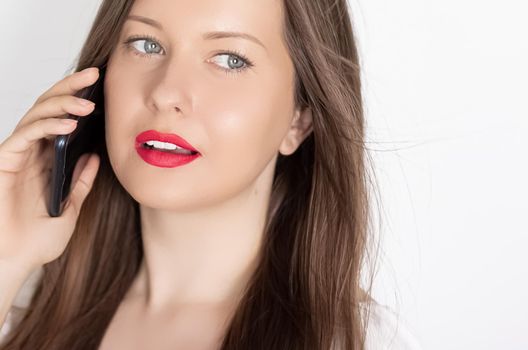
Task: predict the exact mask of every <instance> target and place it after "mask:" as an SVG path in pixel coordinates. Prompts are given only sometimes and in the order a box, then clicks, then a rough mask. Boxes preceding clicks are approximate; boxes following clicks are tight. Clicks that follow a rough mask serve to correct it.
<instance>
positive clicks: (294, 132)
mask: <svg viewBox="0 0 528 350" xmlns="http://www.w3.org/2000/svg"><path fill="white" fill-rule="evenodd" d="M312 130H313V120H312V110H311V109H310V108H309V107H306V108H304V109H303V110H302V111H301V110H300V109H296V110H295V114H294V116H293V120H292V122H291V125H290V129H289V130H288V133H287V134H286V136H284V139H283V140H282V142H281V144H280V147H279V152H280V153H281V154H282V155H285V156H288V155H290V154H292V153H293V152H295V151H296V150H297V148H298V147H299V146H300V145H301V143H302V142H303V141H304V139H305V138H306V137H307V136H308V135H310V133H311V132H312Z"/></svg>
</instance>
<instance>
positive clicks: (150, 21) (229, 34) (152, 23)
mask: <svg viewBox="0 0 528 350" xmlns="http://www.w3.org/2000/svg"><path fill="white" fill-rule="evenodd" d="M126 20H132V21H137V22H142V23H145V24H148V25H150V26H152V27H154V28H157V29H159V30H163V26H162V25H161V23H159V22H157V21H155V20H153V19H152V18H148V17H143V16H137V15H129V16H128V17H127V18H126ZM202 37H203V39H204V40H211V39H223V38H241V39H246V40H250V41H252V42H254V43H256V44H258V45H260V46H262V47H263V48H264V50H267V49H266V46H264V44H263V43H262V42H261V41H260V40H259V39H257V38H256V37H254V36H253V35H251V34H247V33H243V32H233V31H228V32H219V31H217V32H207V33H204V34H203V35H202Z"/></svg>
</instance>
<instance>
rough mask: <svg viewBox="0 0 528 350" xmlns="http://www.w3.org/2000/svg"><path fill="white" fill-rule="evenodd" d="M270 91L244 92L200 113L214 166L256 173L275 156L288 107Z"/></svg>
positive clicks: (284, 128) (217, 101) (286, 119)
mask: <svg viewBox="0 0 528 350" xmlns="http://www.w3.org/2000/svg"><path fill="white" fill-rule="evenodd" d="M261 87H262V85H261ZM273 91H274V90H273V89H267V90H265V89H262V88H261V89H256V90H251V91H249V90H246V91H245V93H244V94H239V95H238V96H237V98H236V99H234V98H233V96H231V97H230V98H225V99H223V100H221V101H220V100H215V103H210V104H207V109H206V110H203V111H202V112H201V113H200V115H202V116H205V117H204V120H203V126H204V127H205V128H206V130H205V133H206V134H207V135H208V143H207V145H208V148H209V151H210V153H211V155H212V161H213V162H215V163H216V164H215V165H216V166H218V167H220V166H222V164H223V166H225V167H229V168H234V169H240V170H242V169H246V170H247V171H248V172H253V173H256V172H258V171H259V170H262V169H263V168H264V167H265V165H266V163H267V162H269V161H270V160H271V159H272V158H273V156H274V155H275V154H276V153H277V151H278V148H279V146H280V142H281V141H282V138H283V137H284V135H285V133H286V132H287V129H288V124H289V116H290V115H291V112H290V107H291V106H290V105H289V104H288V102H287V99H284V98H283V97H282V96H283V95H282V94H276V93H274V92H273ZM275 91H276V90H275ZM270 92H271V93H270Z"/></svg>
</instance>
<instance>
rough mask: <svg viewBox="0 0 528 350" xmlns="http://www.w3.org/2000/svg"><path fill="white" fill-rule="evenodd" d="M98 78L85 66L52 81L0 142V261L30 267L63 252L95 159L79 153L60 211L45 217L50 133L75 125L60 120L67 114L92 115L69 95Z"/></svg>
mask: <svg viewBox="0 0 528 350" xmlns="http://www.w3.org/2000/svg"><path fill="white" fill-rule="evenodd" d="M98 76H99V71H98V70H97V68H89V69H87V70H84V71H81V72H76V73H73V74H71V75H69V76H67V77H65V78H64V79H62V80H60V81H58V82H57V83H56V84H54V85H53V86H52V87H51V88H50V89H49V90H47V91H46V92H45V93H44V94H42V95H41V96H40V97H39V98H38V99H37V100H36V102H35V104H33V106H32V107H31V108H30V109H29V111H28V112H27V113H26V114H25V115H24V116H23V117H22V119H21V120H20V121H19V123H18V124H17V126H16V127H15V129H14V131H13V132H12V133H11V135H10V136H9V137H8V138H7V139H5V140H4V141H3V142H2V143H1V144H0V261H2V262H4V263H6V262H9V263H13V264H16V265H17V266H24V267H28V268H33V267H37V266H40V265H43V264H46V263H48V262H50V261H52V260H55V259H56V258H58V257H59V256H60V255H61V254H62V253H63V252H64V249H65V248H66V246H67V244H68V242H69V240H70V238H71V235H72V233H73V231H74V228H75V225H76V222H77V218H78V216H79V211H80V208H81V205H82V203H83V202H84V199H85V198H86V196H87V195H88V193H89V192H90V190H91V187H92V184H93V181H94V179H95V176H96V174H97V170H98V169H99V157H98V156H97V155H96V154H91V155H88V154H84V155H83V156H82V157H81V158H80V159H79V161H78V162H77V164H76V165H75V169H74V172H73V178H72V182H71V186H70V189H71V191H70V194H69V196H68V199H67V201H66V203H65V205H64V210H63V213H62V215H61V216H59V217H50V216H49V214H48V211H47V206H46V205H47V203H46V199H47V191H49V184H50V175H51V166H52V164H53V147H54V145H53V143H54V138H55V137H56V135H64V134H69V133H71V132H73V131H74V129H75V127H76V123H75V122H74V123H73V124H72V123H65V122H66V121H69V120H70V119H65V118H64V117H65V116H66V114H67V113H69V114H73V115H77V116H81V117H83V116H86V115H88V114H90V113H91V112H92V111H93V109H94V104H93V103H91V102H90V103H89V104H88V105H83V104H81V103H80V102H81V101H83V99H81V98H78V97H75V96H73V95H74V94H75V93H76V92H77V91H79V90H80V89H82V88H84V87H87V86H90V85H92V84H94V83H95V81H96V80H97V78H98ZM84 101H86V100H84ZM88 102H89V101H88Z"/></svg>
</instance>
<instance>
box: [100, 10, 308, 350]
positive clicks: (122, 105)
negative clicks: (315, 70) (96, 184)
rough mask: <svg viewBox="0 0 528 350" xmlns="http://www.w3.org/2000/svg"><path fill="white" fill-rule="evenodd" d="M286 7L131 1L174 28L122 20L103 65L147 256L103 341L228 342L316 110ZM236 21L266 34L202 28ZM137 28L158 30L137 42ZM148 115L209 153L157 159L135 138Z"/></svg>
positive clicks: (110, 139) (116, 148)
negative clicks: (287, 171) (281, 177)
mask: <svg viewBox="0 0 528 350" xmlns="http://www.w3.org/2000/svg"><path fill="white" fill-rule="evenodd" d="M281 11H282V8H281V2H280V1H270V0H251V1H247V0H192V1H191V0H180V1H173V0H138V1H136V2H135V3H134V5H133V8H132V10H131V12H130V15H139V16H144V17H148V18H150V19H154V20H155V21H157V22H159V23H160V24H161V25H162V26H163V29H158V28H155V27H154V26H150V25H148V24H145V23H141V22H139V21H133V20H127V21H126V22H125V25H124V27H123V30H122V32H121V35H120V40H119V43H118V45H117V46H116V47H115V49H114V51H113V52H112V55H111V57H110V59H109V62H108V67H107V73H106V78H105V108H106V142H107V147H108V153H109V157H110V162H111V165H112V168H113V169H114V172H115V173H116V176H117V178H118V179H119V181H120V182H121V184H122V185H123V187H124V188H125V189H126V190H127V191H128V192H129V193H130V195H131V196H132V197H133V198H134V199H135V200H137V201H138V203H139V204H140V212H141V226H142V239H143V244H144V260H143V262H142V265H141V269H140V272H139V274H138V275H137V277H136V279H135V280H134V282H133V284H132V287H131V288H130V290H129V291H128V293H127V295H126V297H125V299H124V300H123V302H122V304H121V305H120V307H119V309H118V312H117V313H116V315H115V317H114V319H113V320H112V323H111V325H110V327H109V329H108V331H107V334H106V335H105V338H104V339H103V344H102V347H101V349H111V348H147V347H148V348H156V349H163V348H169V347H170V348H175V346H176V348H178V346H179V347H181V348H182V349H183V348H184V349H213V348H216V346H218V343H217V342H218V340H219V339H220V337H221V335H222V333H223V331H224V327H225V324H226V322H227V321H228V319H229V317H230V316H231V315H232V312H233V310H234V307H235V306H236V304H237V302H238V300H239V297H240V295H241V292H242V290H243V288H244V287H245V285H246V283H247V280H248V278H249V277H250V275H251V273H252V272H253V270H254V269H255V267H256V262H257V251H258V249H259V247H260V245H261V241H262V235H263V228H264V219H265V215H266V210H267V207H268V204H269V195H270V190H271V184H272V179H273V174H274V168H275V163H276V160H277V156H278V154H279V153H281V154H283V155H290V154H292V153H293V152H295V150H296V149H297V148H298V147H299V145H300V144H301V143H302V141H303V140H304V139H305V138H306V137H307V136H308V135H309V133H310V132H311V131H312V116H311V111H310V110H309V109H303V110H301V109H299V108H297V107H296V106H295V105H294V101H293V96H294V95H293V94H294V90H293V87H294V86H293V83H294V67H293V64H292V61H291V58H290V57H289V53H288V51H287V49H286V46H285V44H284V42H283V40H282V35H281V31H282V22H281V18H282V17H283V15H282V12H281ZM226 30H232V31H239V32H245V33H249V34H251V35H253V36H255V37H256V38H258V40H260V41H261V42H262V44H263V45H264V47H262V46H260V45H258V44H256V43H254V42H253V41H250V40H245V39H242V38H222V39H213V40H204V39H202V37H201V34H202V33H203V32H208V31H226ZM131 35H141V36H142V35H152V36H154V37H155V38H157V40H156V41H151V40H143V39H139V40H137V41H136V42H135V43H131V45H132V47H131V48H130V49H127V48H126V47H125V45H124V44H123V42H124V41H125V40H126V39H127V38H128V37H130V36H131ZM225 50H236V51H238V52H240V53H242V54H243V55H245V56H246V57H247V58H248V59H249V60H250V61H251V62H252V64H253V66H252V67H249V66H248V65H245V64H243V63H241V62H236V60H235V59H236V58H238V57H240V56H233V55H230V54H225V53H224V52H225ZM134 51H135V52H136V53H143V54H145V53H151V54H152V56H151V57H140V56H137V55H135V54H134V53H133V52H134ZM230 59H231V61H230ZM241 66H245V67H246V68H243V70H242V71H240V72H239V73H236V68H237V67H241ZM222 69H228V70H229V69H230V70H231V71H232V72H233V73H232V74H226V73H225V72H224V71H223V70H222ZM148 129H155V130H158V131H162V132H171V133H175V134H178V135H179V136H181V137H183V138H184V139H185V140H187V141H188V142H189V143H190V144H191V145H193V146H194V147H195V148H196V149H197V150H198V151H199V152H200V153H201V155H202V156H201V157H199V158H198V159H196V160H194V161H193V162H191V163H188V164H187V165H184V166H180V167H176V168H160V167H155V166H152V165H150V164H148V163H146V162H144V161H143V160H142V159H141V158H140V157H139V155H138V154H137V153H136V150H135V148H134V140H135V137H136V135H137V134H139V133H140V132H142V131H145V130H148ZM135 330H137V331H135ZM160 334H163V335H160ZM147 345H148V346H147ZM125 346H126V347H125Z"/></svg>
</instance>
